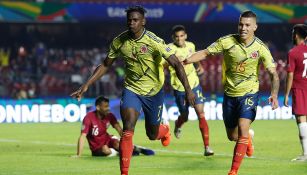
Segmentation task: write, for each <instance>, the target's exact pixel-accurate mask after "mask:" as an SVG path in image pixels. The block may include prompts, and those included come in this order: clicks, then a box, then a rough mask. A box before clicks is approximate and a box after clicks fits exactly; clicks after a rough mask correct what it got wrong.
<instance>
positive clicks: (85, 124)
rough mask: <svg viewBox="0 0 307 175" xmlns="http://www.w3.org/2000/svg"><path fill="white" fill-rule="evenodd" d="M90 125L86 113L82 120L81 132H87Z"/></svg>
mask: <svg viewBox="0 0 307 175" xmlns="http://www.w3.org/2000/svg"><path fill="white" fill-rule="evenodd" d="M90 126H91V121H90V119H89V117H88V115H86V116H85V117H84V119H83V121H82V128H81V133H85V134H87V133H88V132H89V130H90Z"/></svg>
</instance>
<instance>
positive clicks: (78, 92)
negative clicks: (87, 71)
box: [70, 85, 88, 101]
mask: <svg viewBox="0 0 307 175" xmlns="http://www.w3.org/2000/svg"><path fill="white" fill-rule="evenodd" d="M87 89H88V86H86V85H82V86H81V87H80V88H79V89H78V90H76V91H75V92H73V93H71V94H70V96H71V97H73V98H76V99H77V100H78V101H80V100H81V98H82V96H83V94H84V93H85V92H86V91H87Z"/></svg>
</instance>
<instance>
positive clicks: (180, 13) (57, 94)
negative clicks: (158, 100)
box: [0, 0, 307, 123]
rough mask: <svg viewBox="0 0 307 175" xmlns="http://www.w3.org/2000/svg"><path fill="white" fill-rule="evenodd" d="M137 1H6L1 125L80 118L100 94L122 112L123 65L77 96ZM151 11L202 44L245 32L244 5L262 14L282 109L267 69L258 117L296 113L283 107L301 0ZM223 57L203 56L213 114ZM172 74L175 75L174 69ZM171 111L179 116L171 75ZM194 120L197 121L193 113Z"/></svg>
mask: <svg viewBox="0 0 307 175" xmlns="http://www.w3.org/2000/svg"><path fill="white" fill-rule="evenodd" d="M133 3H138V2H137V1H128V0H126V1H125V0H118V1H102V0H100V1H99V0H92V1H90V2H89V1H80V0H79V1H78V0H76V1H73V0H71V1H56V0H54V1H52V0H49V1H43V0H42V1H0V36H1V37H0V38H1V39H0V65H1V66H0V75H1V76H0V97H1V99H0V123H27V122H63V121H68V122H76V121H80V120H82V118H83V116H84V115H85V113H86V111H87V110H91V109H92V107H91V106H92V104H93V100H94V97H96V96H98V95H105V96H107V97H109V98H110V99H111V108H112V109H111V110H112V112H114V113H115V114H116V115H117V117H119V113H118V109H119V108H118V105H119V97H120V92H121V89H122V86H121V84H122V82H123V77H124V71H123V67H122V66H123V63H122V62H121V61H118V62H116V64H115V65H114V66H113V68H112V69H110V71H109V72H108V73H107V74H106V75H105V76H104V77H103V78H102V79H101V80H100V81H97V82H96V83H95V84H94V85H93V86H92V87H91V88H90V89H89V91H88V92H87V93H86V98H85V99H83V100H82V101H81V102H77V101H76V100H74V99H71V98H70V97H69V94H70V93H71V92H72V91H73V90H75V89H77V88H78V87H79V86H80V85H81V84H82V83H83V82H84V81H85V80H86V79H87V77H88V76H89V75H90V74H91V72H93V70H94V68H95V66H96V65H98V64H99V63H100V62H101V59H103V58H104V57H105V55H106V51H107V49H108V43H110V41H111V39H112V38H113V37H115V36H116V35H117V34H119V33H120V32H122V31H124V30H125V28H126V25H125V13H124V9H125V8H126V7H127V6H129V5H130V4H133ZM141 4H142V5H143V6H144V7H145V8H146V9H147V10H148V15H147V29H148V30H150V31H153V32H154V33H156V34H157V35H158V36H160V37H161V38H163V39H165V41H166V42H167V43H168V42H171V38H170V30H171V27H172V26H173V25H175V24H183V25H185V26H186V28H187V32H188V38H189V40H190V41H192V42H194V43H195V44H196V47H197V49H202V48H204V47H206V46H208V44H210V43H211V42H213V41H215V40H216V39H217V38H219V37H221V36H223V35H225V34H229V33H236V32H237V20H238V17H239V14H240V13H241V12H242V11H244V10H247V9H249V10H253V11H255V12H256V13H257V15H258V23H259V24H258V25H259V27H258V30H257V32H256V35H257V37H259V38H260V39H261V40H263V41H264V42H265V43H266V44H267V45H268V47H269V49H270V50H271V52H272V54H273V57H274V58H275V60H276V62H277V70H278V74H279V76H280V80H281V81H280V83H281V86H280V87H281V89H280V97H279V100H280V101H279V102H280V105H281V107H280V108H279V109H277V110H276V111H271V109H270V107H269V106H268V104H267V101H266V99H267V98H268V95H269V89H270V80H269V75H268V74H267V73H266V72H265V70H264V69H263V67H262V68H261V71H260V89H261V93H262V94H263V96H262V98H261V99H260V107H259V110H258V115H257V119H292V118H293V117H292V115H291V108H285V107H283V106H282V99H283V92H284V87H285V76H286V71H285V66H286V57H287V51H288V50H289V49H290V48H291V47H292V43H291V29H292V26H293V25H294V24H295V23H306V21H307V6H306V3H304V1H300V0H294V1H291V0H288V1H287V0H272V1H270V3H267V2H266V1H263V0H253V1H252V0H237V1H236V0H228V1H227V0H224V1H223V0H222V1H218V2H211V1H200V0H194V1H188V0H177V1H174V0H168V1H162V0H161V1H149V0H148V1H142V3H141ZM221 60H222V57H221V56H215V57H214V58H210V59H207V60H206V61H202V65H203V67H204V70H205V73H204V74H203V75H200V77H201V85H202V87H203V89H204V91H205V94H206V95H205V96H206V99H207V101H206V103H205V111H206V116H207V118H208V119H209V120H216V119H221V115H222V113H221V102H222V96H221V95H222V92H223V89H222V85H221ZM166 76H168V75H166ZM164 88H165V91H166V101H165V108H164V112H163V116H164V117H165V118H167V119H171V120H175V119H176V117H177V116H178V109H177V107H176V106H175V104H174V99H173V97H172V95H171V94H172V91H171V88H170V84H169V82H168V81H166V83H165V87H164ZM190 119H191V120H194V119H196V115H195V114H194V113H193V110H192V111H191V115H190Z"/></svg>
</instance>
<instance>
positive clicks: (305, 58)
mask: <svg viewBox="0 0 307 175" xmlns="http://www.w3.org/2000/svg"><path fill="white" fill-rule="evenodd" d="M287 71H288V72H293V84H292V88H293V89H303V90H307V45H305V44H300V45H298V46H295V47H294V48H292V49H291V50H290V51H289V53H288V69H287Z"/></svg>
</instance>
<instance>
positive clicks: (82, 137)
mask: <svg viewBox="0 0 307 175" xmlns="http://www.w3.org/2000/svg"><path fill="white" fill-rule="evenodd" d="M85 140H86V134H85V133H81V135H80V137H79V139H78V145H77V154H76V155H73V156H72V157H74V158H78V157H81V155H82V152H83V148H84V142H85Z"/></svg>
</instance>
